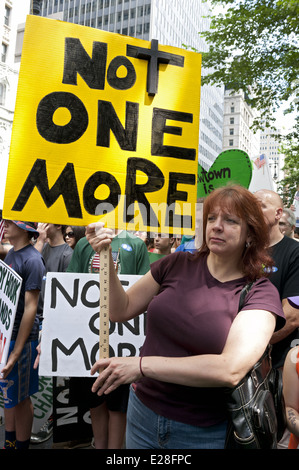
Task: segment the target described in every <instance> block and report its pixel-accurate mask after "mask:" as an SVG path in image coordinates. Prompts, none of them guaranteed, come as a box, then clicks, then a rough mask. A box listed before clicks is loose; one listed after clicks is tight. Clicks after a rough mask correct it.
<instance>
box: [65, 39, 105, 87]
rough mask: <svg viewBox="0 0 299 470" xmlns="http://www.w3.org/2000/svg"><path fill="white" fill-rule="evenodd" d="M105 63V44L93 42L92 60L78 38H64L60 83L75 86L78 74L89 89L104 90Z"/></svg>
mask: <svg viewBox="0 0 299 470" xmlns="http://www.w3.org/2000/svg"><path fill="white" fill-rule="evenodd" d="M106 62H107V44H106V43H104V42H96V41H95V42H94V43H93V46H92V58H90V56H89V55H88V54H87V52H86V51H85V49H84V47H83V46H82V44H81V41H80V39H78V38H65V49H64V70H63V79H62V83H66V84H68V85H77V74H79V75H80V76H81V77H82V78H83V80H84V81H85V83H86V84H87V85H88V86H89V88H93V89H96V90H104V88H105V75H106Z"/></svg>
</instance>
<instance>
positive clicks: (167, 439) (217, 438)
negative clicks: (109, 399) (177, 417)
mask: <svg viewBox="0 0 299 470" xmlns="http://www.w3.org/2000/svg"><path fill="white" fill-rule="evenodd" d="M226 427H227V422H226V421H225V422H223V423H221V424H218V425H214V426H209V427H200V426H193V425H190V424H185V423H180V422H178V421H173V420H171V419H167V418H164V417H163V416H160V415H157V414H156V413H154V412H153V411H151V410H150V409H149V408H147V407H146V406H145V405H144V404H143V403H142V402H141V401H140V400H139V399H138V398H137V396H136V394H135V392H134V390H133V388H132V387H131V390H130V397H129V404H128V411H127V431H126V449H223V448H224V443H225V436H226Z"/></svg>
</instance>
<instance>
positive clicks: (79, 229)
mask: <svg viewBox="0 0 299 470" xmlns="http://www.w3.org/2000/svg"><path fill="white" fill-rule="evenodd" d="M67 227H71V229H72V231H73V232H74V234H75V245H76V244H77V242H78V241H79V240H80V238H83V237H85V227H83V226H79V225H66V228H67Z"/></svg>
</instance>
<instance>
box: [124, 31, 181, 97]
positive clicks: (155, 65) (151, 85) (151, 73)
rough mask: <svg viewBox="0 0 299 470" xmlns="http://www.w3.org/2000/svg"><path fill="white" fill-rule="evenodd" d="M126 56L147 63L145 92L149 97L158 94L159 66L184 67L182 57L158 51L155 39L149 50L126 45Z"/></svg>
mask: <svg viewBox="0 0 299 470" xmlns="http://www.w3.org/2000/svg"><path fill="white" fill-rule="evenodd" d="M127 56H129V57H136V58H137V59H142V60H147V61H148V67H147V82H146V91H147V92H148V94H149V96H155V94H156V93H158V80H159V64H169V65H175V66H177V67H184V61H185V58H184V57H183V56H180V55H177V54H170V53H168V52H163V51H159V43H158V41H157V39H152V41H151V47H150V49H146V48H144V47H136V46H131V45H130V44H128V45H127Z"/></svg>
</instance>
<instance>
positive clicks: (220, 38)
mask: <svg viewBox="0 0 299 470" xmlns="http://www.w3.org/2000/svg"><path fill="white" fill-rule="evenodd" d="M211 4H212V7H221V6H222V7H223V11H224V12H223V13H218V14H212V16H211V26H210V30H209V31H206V32H203V33H200V34H201V35H202V36H203V37H204V38H205V39H206V41H207V43H208V45H209V52H203V67H204V68H205V70H207V71H208V73H207V74H206V75H205V76H204V77H203V79H202V83H203V84H208V83H209V84H213V85H215V84H216V85H217V84H218V85H221V84H223V85H226V86H227V87H228V88H231V89H232V91H237V90H239V89H242V90H244V91H245V92H246V94H247V95H248V96H249V97H250V99H249V103H250V105H251V106H253V107H254V108H256V109H257V110H258V111H260V112H261V114H262V118H263V119H264V120H265V121H266V125H270V123H271V121H273V120H274V119H273V112H275V111H276V110H277V109H278V108H279V107H280V106H281V104H282V103H285V102H288V101H289V100H290V98H291V97H294V96H296V94H297V96H299V87H298V80H297V81H296V79H298V69H299V40H298V37H299V36H298V32H299V1H298V0H211ZM213 11H214V9H213ZM296 107H297V109H298V102H297V104H295V101H292V102H291V105H290V107H289V111H293V110H294V109H295V108H296ZM254 125H255V127H256V128H258V127H259V126H260V123H258V121H256V122H255V123H254Z"/></svg>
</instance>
